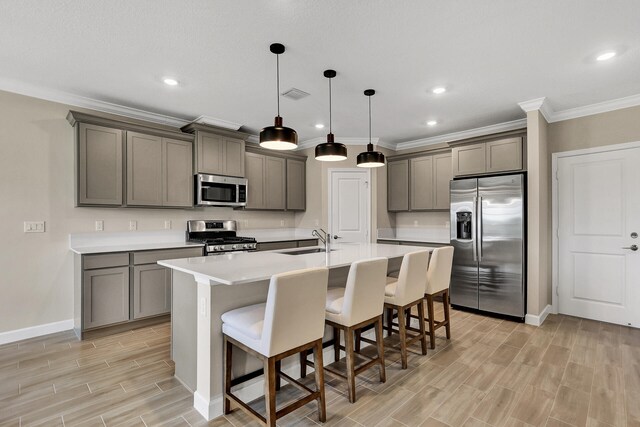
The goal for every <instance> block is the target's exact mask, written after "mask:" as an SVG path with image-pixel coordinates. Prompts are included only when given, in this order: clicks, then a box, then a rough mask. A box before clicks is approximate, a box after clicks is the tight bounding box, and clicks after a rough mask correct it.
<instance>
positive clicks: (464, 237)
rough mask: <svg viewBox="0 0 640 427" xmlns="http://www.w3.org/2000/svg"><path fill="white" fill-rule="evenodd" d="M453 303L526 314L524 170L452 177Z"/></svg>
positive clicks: (496, 311)
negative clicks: (521, 172) (479, 175)
mask: <svg viewBox="0 0 640 427" xmlns="http://www.w3.org/2000/svg"><path fill="white" fill-rule="evenodd" d="M450 188H451V245H452V246H453V247H454V248H455V250H454V255H453V270H452V275H451V289H450V293H451V304H452V305H455V306H460V307H468V308H473V309H477V310H481V311H486V312H491V313H498V314H502V315H507V316H513V317H518V318H520V319H524V315H525V296H526V280H525V278H526V274H525V271H526V258H525V247H526V246H525V245H526V240H525V238H526V233H525V230H526V228H525V210H524V209H525V175H523V174H515V175H503V176H493V177H481V178H466V179H459V180H453V181H451V187H450Z"/></svg>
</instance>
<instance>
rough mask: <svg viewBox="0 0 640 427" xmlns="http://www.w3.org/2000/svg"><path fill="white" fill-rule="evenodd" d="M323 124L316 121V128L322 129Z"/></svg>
mask: <svg viewBox="0 0 640 427" xmlns="http://www.w3.org/2000/svg"><path fill="white" fill-rule="evenodd" d="M323 128H324V125H323V124H322V123H317V124H316V129H323Z"/></svg>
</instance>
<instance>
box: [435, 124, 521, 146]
mask: <svg viewBox="0 0 640 427" xmlns="http://www.w3.org/2000/svg"><path fill="white" fill-rule="evenodd" d="M509 136H518V137H522V138H525V137H526V136H527V128H522V129H515V130H510V131H507V132H500V133H494V134H492V135H484V136H476V137H474V138H467V139H461V140H459V141H450V142H447V144H448V145H449V147H456V146H459V145H467V144H473V143H476V142H491V141H495V140H497V139H503V138H505V137H509Z"/></svg>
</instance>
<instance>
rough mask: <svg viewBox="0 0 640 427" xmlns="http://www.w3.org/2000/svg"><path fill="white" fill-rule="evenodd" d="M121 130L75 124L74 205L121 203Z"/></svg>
mask: <svg viewBox="0 0 640 427" xmlns="http://www.w3.org/2000/svg"><path fill="white" fill-rule="evenodd" d="M122 134H123V132H122V130H120V129H114V128H110V127H105V126H98V125H93V124H88V123H78V124H77V125H76V153H77V158H76V160H77V165H76V171H77V174H76V205H77V206H86V205H104V206H120V205H122V201H123V200H122V194H123V192H122V167H123V165H122V163H123V151H122V150H123V139H122Z"/></svg>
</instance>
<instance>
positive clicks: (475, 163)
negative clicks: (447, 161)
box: [452, 142, 486, 176]
mask: <svg viewBox="0 0 640 427" xmlns="http://www.w3.org/2000/svg"><path fill="white" fill-rule="evenodd" d="M452 155H453V174H454V175H455V176H458V175H472V174H478V173H484V172H486V146H485V143H484V142H482V143H480V144H472V145H464V146H461V147H454V148H453V150H452Z"/></svg>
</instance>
